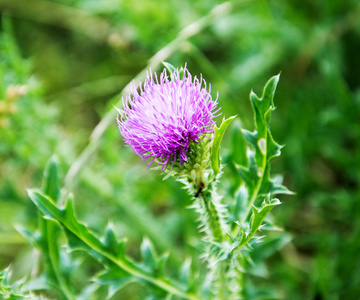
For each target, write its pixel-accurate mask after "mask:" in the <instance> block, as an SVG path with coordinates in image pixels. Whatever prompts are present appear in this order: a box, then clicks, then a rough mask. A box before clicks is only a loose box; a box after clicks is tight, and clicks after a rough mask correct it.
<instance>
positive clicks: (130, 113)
mask: <svg viewBox="0 0 360 300" xmlns="http://www.w3.org/2000/svg"><path fill="white" fill-rule="evenodd" d="M210 92H211V86H210V85H209V88H208V89H207V85H206V82H205V80H204V79H203V78H202V75H201V76H200V78H199V79H198V78H197V77H192V76H191V74H190V72H189V71H188V70H187V69H186V67H185V69H184V71H183V73H182V72H180V71H179V69H176V70H175V71H174V72H172V73H171V74H170V77H169V76H168V74H167V71H166V69H164V71H163V72H162V73H161V74H160V78H158V76H157V75H156V73H154V74H152V73H148V74H147V78H146V80H145V82H144V84H143V85H142V84H141V83H140V84H139V85H138V86H135V85H134V84H133V85H132V87H131V94H130V95H128V96H127V97H126V100H125V101H124V100H123V106H124V110H123V112H122V114H121V116H118V118H117V122H118V124H119V130H120V133H121V135H122V136H123V137H124V141H125V145H126V146H129V147H131V149H132V150H134V152H135V153H134V154H136V155H138V156H140V157H142V161H145V160H147V159H148V158H151V161H150V162H149V163H148V166H149V165H151V164H152V163H153V162H154V161H156V162H157V163H158V164H159V165H161V166H162V170H163V171H164V170H165V169H166V168H167V167H168V165H169V163H170V164H171V168H172V165H173V162H178V163H179V164H180V165H183V164H184V163H187V162H188V155H187V152H188V151H189V147H190V143H192V142H194V143H200V142H201V141H202V140H203V139H205V138H211V134H212V132H213V131H214V125H215V121H214V120H213V119H214V118H215V117H216V115H215V114H216V113H217V112H218V111H219V110H220V108H219V109H217V104H218V103H217V98H216V100H212V97H211V94H210ZM217 97H218V96H217Z"/></svg>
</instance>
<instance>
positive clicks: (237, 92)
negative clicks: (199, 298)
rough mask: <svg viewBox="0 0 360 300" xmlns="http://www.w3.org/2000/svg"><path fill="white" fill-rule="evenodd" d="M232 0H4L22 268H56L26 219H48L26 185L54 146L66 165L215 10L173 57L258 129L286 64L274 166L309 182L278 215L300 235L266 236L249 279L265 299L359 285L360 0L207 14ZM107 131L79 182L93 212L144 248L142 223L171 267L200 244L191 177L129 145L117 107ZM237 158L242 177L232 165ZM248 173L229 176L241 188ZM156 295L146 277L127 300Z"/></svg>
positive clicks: (14, 242)
mask: <svg viewBox="0 0 360 300" xmlns="http://www.w3.org/2000/svg"><path fill="white" fill-rule="evenodd" d="M220 3H222V2H221V1H214V0H211V1H190V0H185V1H176V0H172V1H149V0H139V1H125V0H122V1H121V0H101V1H90V0H58V1H50V0H31V1H26V0H16V1H14V0H2V1H0V10H1V19H2V23H1V34H0V74H1V77H2V79H3V80H2V81H1V82H0V228H1V229H0V269H4V268H6V267H7V266H8V265H9V264H10V263H12V268H13V271H14V272H13V273H14V276H13V277H14V278H13V280H15V279H18V278H20V277H22V276H24V275H26V274H29V272H32V273H33V274H35V275H36V274H40V273H41V272H43V271H44V270H39V269H38V268H37V266H39V262H38V261H37V259H38V253H37V252H36V251H33V250H32V248H31V247H29V246H28V244H27V242H26V240H25V239H23V238H22V237H21V236H20V235H19V234H18V233H17V232H16V231H15V230H14V226H15V225H16V224H19V223H21V224H24V223H25V224H27V227H29V228H33V229H34V232H35V231H36V230H35V228H36V226H37V222H38V217H37V212H36V209H35V207H34V206H33V204H32V203H31V202H30V200H29V199H28V198H27V195H26V192H25V188H28V187H32V186H40V183H41V177H42V172H43V171H42V170H43V169H44V168H45V165H46V162H47V160H48V159H49V157H51V155H52V154H54V153H55V154H56V155H57V156H58V160H59V162H60V176H59V178H60V179H61V180H62V179H63V178H64V175H65V174H66V172H67V170H68V168H69V167H70V166H71V165H73V163H74V161H75V159H76V157H77V156H78V155H79V154H80V152H81V151H82V150H83V149H84V147H86V145H87V143H88V139H89V136H90V133H91V132H92V130H93V129H94V127H95V125H96V124H97V123H98V122H99V120H100V119H101V118H102V117H103V116H104V115H105V113H106V112H107V111H110V110H112V109H113V107H112V104H113V103H114V102H115V101H117V100H118V98H117V97H115V98H116V99H115V100H109V99H113V97H114V96H116V95H117V94H118V93H119V92H120V91H121V90H122V88H124V86H125V85H126V84H127V83H128V81H130V80H131V79H132V78H133V77H135V76H136V75H137V74H138V72H139V71H141V70H142V69H143V68H145V67H146V66H147V62H148V60H149V59H150V58H151V57H152V56H153V55H154V54H155V53H156V52H157V51H159V50H160V49H162V47H164V46H166V45H167V44H168V43H169V42H172V41H173V40H176V39H179V37H181V30H182V29H183V28H184V27H185V26H187V25H189V24H192V23H193V22H196V21H197V20H199V19H200V20H201V21H200V23H201V24H205V25H204V26H200V27H201V30H199V32H197V31H196V29H197V28H200V27H196V26H195V27H194V30H195V34H194V35H193V36H192V37H191V38H190V39H188V40H187V41H186V42H183V43H180V46H179V47H178V48H177V49H176V51H174V52H173V54H172V55H171V56H170V58H168V61H169V62H171V63H172V64H173V65H179V66H180V65H183V64H184V63H185V62H187V66H188V68H189V69H190V70H191V72H192V73H193V74H196V73H200V72H201V73H203V75H204V77H205V78H206V80H207V82H211V83H212V89H213V92H214V93H215V91H216V90H218V91H219V94H220V98H219V102H220V103H221V106H222V107H223V114H224V115H226V116H230V115H234V114H238V115H239V117H240V118H241V120H242V123H243V124H244V125H245V126H244V127H245V128H250V124H252V118H253V116H252V111H251V107H250V104H249V103H248V91H249V90H250V89H251V88H254V90H255V92H257V93H258V92H260V90H261V88H262V86H263V83H264V82H265V81H266V80H267V79H268V78H269V77H270V76H272V75H273V74H277V73H279V72H280V71H281V72H282V75H281V81H280V83H279V86H278V88H277V94H276V106H277V110H276V111H275V112H274V114H273V118H272V119H273V120H272V134H273V135H274V136H275V137H276V140H277V141H278V142H279V143H280V144H283V145H286V147H285V149H284V151H283V155H282V157H281V158H280V159H278V160H276V161H274V166H273V170H274V172H275V173H280V174H285V176H284V181H285V183H286V185H287V186H289V187H290V189H291V190H293V191H295V192H296V195H295V196H291V197H288V198H283V199H282V202H283V203H284V204H283V205H282V206H281V209H278V210H274V216H273V217H274V219H276V224H278V225H279V226H280V227H283V228H285V230H286V231H287V232H288V233H289V235H286V236H284V237H282V238H281V239H280V238H279V237H278V235H276V232H275V233H274V234H273V235H270V236H269V239H268V240H267V241H266V242H265V243H263V244H262V246H261V249H256V247H255V249H254V252H253V257H252V259H253V264H252V265H251V266H249V268H250V270H251V275H248V276H249V279H251V280H247V279H245V280H247V281H246V282H247V290H248V293H249V294H251V295H252V297H253V298H252V299H273V298H284V299H339V298H340V299H357V298H358V295H359V294H360V258H359V255H358V253H359V251H360V243H359V240H360V221H359V220H360V205H359V201H360V186H359V185H360V184H359V182H360V153H359V149H360V123H359V120H360V81H359V78H360V71H359V70H360V58H359V55H358V49H359V47H360V6H359V3H358V1H355V0H344V1H340V0H336V1H327V2H324V1H298V0H294V1H261V0H253V1H233V2H230V5H226V6H222V9H225V10H228V11H225V12H224V13H223V15H222V16H220V17H215V18H208V17H206V16H208V14H209V13H210V11H211V10H212V9H213V7H215V6H217V5H219V4H220ZM202 22H203V23H202ZM196 24H197V25H199V23H196ZM258 94H259V93H258ZM231 126H233V127H236V124H235V125H234V124H233V125H231ZM235 132H236V131H235V130H234V135H236V133H235ZM225 138H226V137H225ZM238 139H239V137H238V138H236V137H234V140H235V141H238ZM240 139H241V137H240ZM225 145H226V146H224V147H223V149H222V153H223V155H224V157H225V156H227V155H231V149H232V143H231V139H230V138H228V139H227V141H225ZM97 146H98V151H97V152H96V155H93V156H92V157H91V160H90V161H89V162H88V163H86V164H85V167H84V168H83V170H82V172H81V174H80V177H79V178H77V179H76V181H75V182H74V185H73V186H74V194H75V199H76V202H75V205H76V211H77V212H78V215H79V219H80V220H82V221H83V222H85V223H86V224H88V226H89V227H90V228H91V229H93V230H95V231H97V232H98V233H100V235H101V234H102V233H103V232H104V230H105V226H106V224H107V223H108V221H109V220H110V221H112V223H113V227H114V228H115V231H116V232H117V234H118V236H120V237H121V236H127V237H131V239H130V240H129V242H128V250H127V251H128V253H131V254H132V255H131V256H132V257H135V258H139V261H140V256H141V253H140V250H139V249H140V244H141V240H142V239H143V237H149V239H150V240H152V241H153V243H154V244H155V246H156V248H157V249H158V250H159V252H160V253H163V252H164V251H166V250H169V248H170V250H171V253H170V256H169V259H168V260H169V261H168V269H169V270H168V271H169V273H170V274H171V273H172V270H174V271H173V272H174V273H175V272H177V271H178V269H179V268H178V266H179V265H180V264H181V263H182V262H183V261H185V260H186V257H193V258H196V257H197V256H198V255H199V253H200V252H201V250H200V249H199V246H200V245H199V244H198V235H197V232H196V226H195V224H194V221H193V220H194V219H195V218H196V217H195V216H194V215H193V213H192V212H191V211H190V210H188V209H186V207H187V206H188V205H190V204H191V203H190V201H189V200H187V199H188V197H187V196H186V194H185V192H184V191H183V190H181V189H180V187H179V186H178V185H177V184H176V183H175V182H173V181H171V180H168V181H165V182H163V181H161V179H160V177H159V176H158V174H157V173H156V172H153V171H150V170H148V169H145V168H144V165H143V164H141V163H140V161H139V159H137V158H136V157H135V156H133V155H132V154H131V151H130V150H129V149H128V148H124V147H123V143H122V142H121V138H120V135H119V133H118V130H117V128H116V122H115V120H114V123H113V124H112V125H111V126H110V127H109V128H108V129H107V130H106V131H105V133H104V135H103V137H102V138H101V139H100V140H99V142H98V144H97ZM237 159H238V160H239V161H241V160H242V159H243V158H242V157H237ZM223 171H224V172H225V174H224V175H225V176H229V178H231V170H230V166H229V167H226V166H225V168H224V169H223ZM236 185H237V183H236V182H235V183H234V182H233V183H232V184H231V185H229V186H226V187H223V189H224V191H226V192H228V193H227V194H228V195H229V196H228V197H230V195H232V194H233V192H234V191H232V187H233V186H236ZM61 186H62V184H61ZM233 203H235V202H233ZM50 222H51V221H50ZM59 238H60V239H61V238H64V237H62V236H60V237H59ZM184 245H190V246H191V247H184ZM279 249H281V250H280V252H277V250H279ZM264 259H265V263H264ZM195 261H197V260H196V259H194V262H195ZM98 270H100V267H99V265H98V264H97V262H96V261H95V260H92V259H91V258H89V261H87V262H86V264H84V263H83V264H82V268H80V269H79V270H77V272H80V274H79V276H77V278H78V279H77V280H79V282H78V286H79V290H78V291H77V292H78V294H80V293H82V292H84V291H82V290H81V288H82V287H83V286H84V285H85V280H87V279H88V278H89V276H90V274H94V273H96V271H98ZM48 271H49V270H48ZM82 278H83V279H82ZM184 280H185V279H184ZM33 284H38V285H39V287H40V286H41V283H33ZM259 287H261V291H260V289H259ZM42 288H44V287H42ZM266 291H268V293H266ZM101 292H102V291H101V290H100V291H99V293H101ZM84 293H85V292H84ZM84 295H85V294H84ZM146 295H147V290H145V289H143V288H142V287H139V286H138V285H136V284H133V283H131V284H129V285H128V286H127V287H126V288H125V289H124V290H122V291H121V292H119V293H117V294H115V295H114V296H113V299H143V298H144V297H145V296H146ZM50 296H54V295H50ZM56 296H58V297H60V296H59V295H57V294H56V295H55V297H56ZM99 297H100V296H99ZM138 297H139V298H138Z"/></svg>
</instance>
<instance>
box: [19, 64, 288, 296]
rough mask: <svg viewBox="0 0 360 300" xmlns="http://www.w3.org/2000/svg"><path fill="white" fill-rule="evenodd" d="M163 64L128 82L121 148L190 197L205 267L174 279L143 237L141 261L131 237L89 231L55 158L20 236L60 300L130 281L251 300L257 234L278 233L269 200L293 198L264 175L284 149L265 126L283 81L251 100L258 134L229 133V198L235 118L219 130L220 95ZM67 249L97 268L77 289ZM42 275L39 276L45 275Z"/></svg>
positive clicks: (167, 290) (171, 292)
mask: <svg viewBox="0 0 360 300" xmlns="http://www.w3.org/2000/svg"><path fill="white" fill-rule="evenodd" d="M165 66H166V68H165V69H164V70H163V71H162V72H161V73H160V75H159V76H158V75H157V74H156V73H151V71H149V72H148V74H147V77H146V79H145V81H144V83H143V84H142V83H140V84H138V85H135V84H133V85H132V88H131V93H130V94H129V95H127V96H126V98H125V99H123V101H122V103H123V108H122V109H118V111H119V115H118V117H117V123H118V127H119V130H120V133H121V135H122V136H123V138H124V142H125V145H126V146H128V147H130V148H131V149H132V150H133V151H134V154H136V155H137V156H139V157H141V160H142V161H143V162H145V161H146V160H148V162H147V165H146V166H150V165H156V166H155V167H153V169H157V170H158V171H160V174H161V175H162V176H163V177H164V179H167V178H169V177H173V178H175V180H176V181H179V182H181V183H182V184H183V185H184V187H185V189H186V190H187V191H188V193H189V195H190V196H191V201H192V204H191V205H190V206H189V208H190V209H194V210H195V211H196V212H197V214H198V219H197V220H194V222H193V224H194V226H198V229H199V239H201V240H202V241H201V243H200V244H201V245H202V246H201V252H202V255H201V258H202V262H203V263H202V264H203V265H204V266H205V267H204V268H203V269H201V270H196V269H194V267H192V266H191V263H190V261H189V260H186V261H185V262H184V264H183V266H182V267H181V268H180V270H178V272H179V276H178V278H170V277H169V276H168V275H166V261H167V257H168V254H166V253H165V254H162V255H160V254H158V253H157V251H156V250H155V245H153V243H152V242H151V241H150V239H148V238H144V240H143V243H142V244H141V246H140V253H141V256H142V259H141V260H140V261H136V260H134V259H133V258H131V257H130V256H129V255H128V253H127V250H126V244H127V239H126V238H125V237H123V238H121V239H119V238H118V237H117V235H116V233H115V230H114V226H113V225H111V224H110V225H109V226H108V227H107V228H106V230H105V233H104V234H103V236H99V235H98V234H95V233H93V232H92V231H91V230H90V229H89V228H88V227H87V226H86V225H85V224H83V222H81V221H80V220H79V219H78V218H77V216H76V213H75V209H74V204H73V203H74V199H73V197H72V196H71V195H69V196H68V197H67V200H66V202H65V205H62V203H61V202H60V201H59V199H60V194H61V193H60V186H59V184H58V171H57V163H56V161H55V160H51V161H50V163H49V165H48V168H47V170H46V172H45V175H44V184H43V188H42V190H36V189H35V190H29V192H28V194H29V197H30V199H31V200H32V201H33V202H34V204H35V205H36V206H37V207H38V209H39V216H40V218H39V228H38V229H37V230H36V231H35V232H34V231H30V230H28V229H25V228H19V231H20V232H21V233H22V234H23V235H24V236H25V237H26V238H27V239H28V240H29V241H30V242H31V243H32V245H33V246H34V247H36V248H37V249H38V250H39V251H40V253H42V256H43V263H44V265H45V268H43V271H42V272H43V275H44V274H45V278H47V280H48V285H47V286H46V285H45V286H43V288H49V286H51V287H53V288H55V289H56V290H57V291H58V293H59V295H60V297H61V298H64V299H99V297H100V296H99V294H98V293H99V290H101V287H102V286H106V287H107V295H106V296H101V297H102V298H106V299H110V298H111V297H112V296H113V295H114V294H115V293H116V292H117V291H119V290H121V289H123V288H124V287H125V286H127V285H128V284H129V283H133V282H138V283H140V284H142V285H144V286H145V287H146V288H147V291H148V295H149V297H151V299H192V300H200V299H221V300H229V299H246V298H249V293H248V292H247V290H246V286H247V285H248V278H247V270H248V269H249V262H251V261H252V251H253V249H255V248H256V247H258V246H257V244H258V242H260V241H262V238H264V236H259V235H258V232H259V231H260V230H261V231H262V232H264V231H265V230H271V229H273V228H274V226H273V224H272V222H271V219H269V218H266V217H267V216H268V214H269V213H270V211H271V210H272V209H273V208H274V207H275V206H278V205H279V204H280V201H279V200H278V199H276V198H274V196H275V195H277V194H287V193H290V192H289V191H288V190H287V189H286V188H285V187H284V186H282V185H281V182H280V181H279V179H278V177H275V178H272V177H271V176H270V161H271V160H272V159H273V158H274V157H276V156H279V155H280V149H281V146H280V145H278V144H277V143H276V142H275V141H274V139H273V138H272V135H271V132H270V129H269V125H270V117H271V112H272V111H273V110H274V103H273V97H274V93H275V89H276V85H277V82H278V79H279V76H275V77H273V78H271V79H270V80H269V81H268V83H267V84H266V85H265V88H264V91H263V95H262V97H261V98H259V97H258V96H256V95H255V93H253V92H252V93H251V95H250V100H251V103H252V106H253V109H254V112H255V130H254V131H253V132H250V131H247V130H243V129H239V128H237V127H234V128H233V129H232V131H233V135H234V137H235V138H234V143H233V146H232V148H233V151H232V153H231V155H228V156H227V158H226V165H227V166H228V167H229V169H230V170H231V172H233V173H232V175H231V176H232V177H234V178H236V180H235V183H234V184H233V186H232V191H233V192H232V194H231V195H230V197H229V195H225V194H224V192H218V185H219V187H221V184H222V179H223V177H222V175H223V170H224V167H225V165H223V164H222V163H221V162H222V161H221V155H220V146H221V142H222V139H223V136H224V135H225V132H226V130H227V128H228V127H229V125H230V124H231V122H232V121H233V120H234V119H235V118H236V117H235V116H232V117H230V118H227V119H225V118H223V121H222V123H221V124H220V126H219V127H217V126H216V122H215V118H216V117H218V116H220V115H221V109H220V107H219V103H218V99H219V95H218V94H216V98H213V97H212V93H211V86H210V84H207V83H206V81H205V80H204V79H203V77H202V76H201V75H200V77H196V76H193V75H191V73H190V71H189V70H188V69H187V68H186V67H184V68H180V69H179V68H177V69H176V68H174V67H173V66H171V65H170V64H167V63H165ZM149 172H150V171H149ZM219 191H221V189H219ZM225 196H226V197H225ZM239 207H240V209H239ZM262 234H263V233H262ZM62 235H65V236H66V238H67V242H66V245H65V248H64V247H61V246H59V244H58V243H59V242H60V241H62V238H61V237H62ZM64 249H66V251H65V250H64ZM73 252H80V253H82V255H83V256H87V255H90V256H92V257H93V258H94V259H95V260H97V261H98V262H99V264H100V265H101V266H103V270H101V271H100V272H98V273H97V274H94V277H93V278H92V283H91V284H89V286H88V287H86V288H84V289H83V290H82V291H79V290H78V289H76V288H75V287H74V286H73V284H72V280H71V272H72V270H74V268H78V267H79V265H80V264H79V261H78V260H77V259H76V257H75V256H73V254H72V253H73ZM40 269H41V268H40ZM174 273H177V272H173V274H174ZM199 273H202V275H201V276H198V274H199ZM38 276H39V277H44V276H42V275H41V273H40V274H38Z"/></svg>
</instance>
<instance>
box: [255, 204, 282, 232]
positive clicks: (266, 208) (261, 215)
mask: <svg viewBox="0 0 360 300" xmlns="http://www.w3.org/2000/svg"><path fill="white" fill-rule="evenodd" d="M280 204H281V202H280V200H279V199H276V198H274V199H272V200H271V201H270V202H269V203H265V202H264V204H263V205H262V206H261V208H257V207H255V206H254V205H253V207H252V209H253V215H252V217H251V225H250V229H251V234H253V235H254V234H255V232H256V231H257V230H258V229H259V228H260V226H261V224H262V222H263V221H264V219H265V217H266V215H267V214H268V213H269V212H270V210H272V209H273V208H274V207H275V206H278V205H280Z"/></svg>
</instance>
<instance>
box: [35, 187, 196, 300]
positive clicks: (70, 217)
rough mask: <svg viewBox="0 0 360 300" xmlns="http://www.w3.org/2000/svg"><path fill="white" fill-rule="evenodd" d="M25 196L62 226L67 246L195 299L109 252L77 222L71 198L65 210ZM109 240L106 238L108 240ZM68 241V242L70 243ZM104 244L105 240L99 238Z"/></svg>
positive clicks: (37, 194) (39, 197) (39, 195)
mask: <svg viewBox="0 0 360 300" xmlns="http://www.w3.org/2000/svg"><path fill="white" fill-rule="evenodd" d="M28 195H29V197H30V199H31V200H32V201H33V202H34V204H35V205H36V206H37V207H38V208H39V209H40V210H41V211H42V213H43V214H44V215H45V217H47V218H49V219H52V220H56V221H57V222H59V223H60V224H61V225H62V226H63V227H64V229H65V230H64V232H65V233H66V235H67V237H68V239H69V243H71V242H73V243H74V244H75V246H76V247H78V249H82V250H85V251H88V253H89V254H90V255H93V256H94V257H95V258H97V259H98V260H99V261H100V262H101V263H102V264H104V265H105V266H106V267H117V268H119V269H121V270H122V271H124V272H126V273H128V274H129V277H132V278H134V279H136V280H138V281H141V282H146V283H148V284H150V285H151V286H153V287H154V288H157V289H159V290H162V291H164V292H167V293H170V294H174V295H176V296H178V297H181V298H186V299H191V300H199V298H198V297H197V296H196V295H193V294H188V293H186V292H185V291H183V290H181V289H179V288H178V287H177V286H176V285H175V284H173V283H171V282H169V281H168V280H165V279H161V278H157V277H156V278H155V277H153V276H150V275H149V274H148V272H146V271H144V270H143V269H142V268H141V267H139V266H137V265H136V264H134V263H133V262H132V261H131V260H130V259H128V258H126V257H121V256H116V255H114V251H109V250H108V249H107V245H106V244H104V243H105V242H102V241H100V239H98V238H97V237H96V236H95V235H94V234H93V233H91V232H90V230H89V229H88V228H87V227H86V226H85V225H84V224H82V223H80V222H79V221H78V220H77V219H76V216H75V212H74V207H73V202H72V198H68V199H67V202H66V205H65V209H59V208H58V207H57V206H56V205H55V204H54V202H53V201H52V199H50V198H49V197H47V196H46V195H44V194H42V193H41V192H39V191H36V190H29V191H28ZM112 238H113V237H111V238H110V240H111V239H112ZM71 240H72V241H71ZM103 240H104V241H106V240H107V239H106V238H105V239H103ZM123 249H124V244H120V246H119V249H118V251H119V253H121V252H122V251H123Z"/></svg>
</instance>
